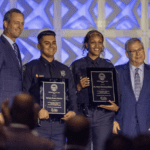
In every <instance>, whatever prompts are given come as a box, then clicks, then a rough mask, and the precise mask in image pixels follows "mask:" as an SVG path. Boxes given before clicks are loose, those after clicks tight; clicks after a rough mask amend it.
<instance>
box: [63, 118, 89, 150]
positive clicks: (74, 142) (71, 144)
mask: <svg viewBox="0 0 150 150" xmlns="http://www.w3.org/2000/svg"><path fill="white" fill-rule="evenodd" d="M89 132H90V125H89V121H88V120H87V119H86V118H85V117H83V116H80V115H76V116H75V117H74V118H70V119H69V120H68V121H67V122H66V127H65V132H64V134H65V137H66V138H67V144H66V149H67V150H84V149H85V147H86V145H87V143H88V141H89Z"/></svg>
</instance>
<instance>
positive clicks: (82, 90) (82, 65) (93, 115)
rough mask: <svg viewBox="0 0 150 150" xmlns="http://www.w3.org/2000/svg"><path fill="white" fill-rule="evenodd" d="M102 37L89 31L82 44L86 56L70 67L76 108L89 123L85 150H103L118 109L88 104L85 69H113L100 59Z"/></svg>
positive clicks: (104, 60) (88, 81)
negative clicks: (75, 93)
mask: <svg viewBox="0 0 150 150" xmlns="http://www.w3.org/2000/svg"><path fill="white" fill-rule="evenodd" d="M103 42H104V37H103V35H102V34H101V33H100V32H98V31H97V30H91V31H89V32H88V33H87V34H86V36H85V38H84V42H83V51H85V50H87V51H88V53H87V56H86V57H84V58H81V59H79V60H76V61H75V62H73V63H72V65H71V66H70V69H71V70H72V72H73V76H74V80H75V84H76V89H77V97H78V108H79V111H80V113H83V114H84V115H85V116H86V117H87V118H88V119H89V121H90V140H89V143H88V146H87V148H86V150H91V143H92V142H93V150H103V147H104V143H105V141H106V139H107V138H108V137H109V136H110V135H111V133H112V127H113V121H114V116H115V112H117V111H118V109H119V107H118V106H117V105H116V104H115V103H114V102H112V101H109V102H110V105H92V104H90V103H89V101H90V99H91V97H90V96H89V88H88V87H89V86H90V80H89V78H88V77H87V70H86V69H87V68H114V66H113V64H112V63H111V62H110V61H109V60H106V59H103V58H100V54H102V53H103V52H104V46H103Z"/></svg>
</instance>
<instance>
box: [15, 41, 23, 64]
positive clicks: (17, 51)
mask: <svg viewBox="0 0 150 150" xmlns="http://www.w3.org/2000/svg"><path fill="white" fill-rule="evenodd" d="M13 47H14V52H15V54H16V58H17V60H18V63H19V67H21V63H20V60H19V57H18V56H19V48H18V45H17V44H16V43H13Z"/></svg>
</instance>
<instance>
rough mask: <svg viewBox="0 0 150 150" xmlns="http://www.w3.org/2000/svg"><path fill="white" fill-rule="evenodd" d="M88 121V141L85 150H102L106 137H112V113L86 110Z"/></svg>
mask: <svg viewBox="0 0 150 150" xmlns="http://www.w3.org/2000/svg"><path fill="white" fill-rule="evenodd" d="M88 119H89V121H90V139H89V143H88V145H87V147H86V150H91V144H92V143H93V150H104V144H105V142H106V140H107V138H108V137H110V136H111V135H112V127H113V119H114V112H110V111H106V110H104V109H100V108H99V109H88Z"/></svg>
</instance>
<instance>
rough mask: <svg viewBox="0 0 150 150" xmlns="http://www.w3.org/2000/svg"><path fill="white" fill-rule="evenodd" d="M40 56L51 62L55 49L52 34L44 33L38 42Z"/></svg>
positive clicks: (54, 40)
mask: <svg viewBox="0 0 150 150" xmlns="http://www.w3.org/2000/svg"><path fill="white" fill-rule="evenodd" d="M38 49H39V50H40V51H41V56H42V57H43V58H45V59H46V60H48V61H49V62H51V61H52V60H53V59H54V54H55V53H56V51H57V45H56V39H55V37H54V36H53V35H44V36H43V37H42V38H41V40H40V42H39V43H38Z"/></svg>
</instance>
